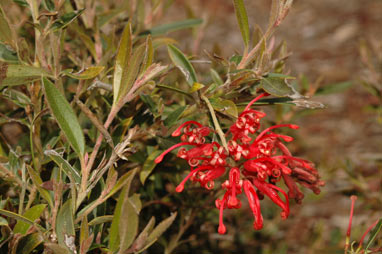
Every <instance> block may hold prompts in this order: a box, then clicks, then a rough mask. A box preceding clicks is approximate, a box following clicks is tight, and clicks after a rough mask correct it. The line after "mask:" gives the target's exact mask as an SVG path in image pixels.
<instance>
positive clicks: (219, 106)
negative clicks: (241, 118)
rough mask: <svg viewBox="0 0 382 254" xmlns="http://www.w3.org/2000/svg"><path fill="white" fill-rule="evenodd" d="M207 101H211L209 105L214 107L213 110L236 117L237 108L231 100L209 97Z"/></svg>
mask: <svg viewBox="0 0 382 254" xmlns="http://www.w3.org/2000/svg"><path fill="white" fill-rule="evenodd" d="M209 101H210V102H211V105H212V107H213V108H214V110H216V111H218V112H220V113H223V114H225V115H228V116H230V117H234V118H237V115H238V110H237V107H236V105H235V103H234V102H233V101H230V100H224V99H221V98H210V99H209Z"/></svg>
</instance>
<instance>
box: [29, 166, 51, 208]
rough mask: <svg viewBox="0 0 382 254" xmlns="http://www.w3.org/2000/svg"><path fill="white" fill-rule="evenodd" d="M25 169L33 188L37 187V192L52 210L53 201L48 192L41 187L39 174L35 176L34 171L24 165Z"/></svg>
mask: <svg viewBox="0 0 382 254" xmlns="http://www.w3.org/2000/svg"><path fill="white" fill-rule="evenodd" d="M26 167H27V170H28V174H29V176H30V178H31V179H32V182H33V184H34V186H36V187H37V190H38V192H39V193H40V195H41V196H42V197H43V198H44V199H45V200H46V201H47V202H48V204H49V206H50V207H51V208H53V199H52V197H51V195H50V194H49V191H47V190H45V189H44V188H42V187H41V184H42V180H41V178H40V176H39V174H37V173H36V171H34V169H33V168H32V167H31V166H29V165H26Z"/></svg>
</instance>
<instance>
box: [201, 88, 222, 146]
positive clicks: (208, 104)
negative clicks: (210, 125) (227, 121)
mask: <svg viewBox="0 0 382 254" xmlns="http://www.w3.org/2000/svg"><path fill="white" fill-rule="evenodd" d="M202 99H203V100H204V101H205V103H206V104H207V107H208V109H209V111H210V113H211V116H212V121H213V122H214V125H215V130H216V132H217V133H218V135H219V137H220V140H221V142H222V143H223V146H224V148H225V149H226V151H228V145H227V141H226V139H225V135H224V132H223V130H222V129H221V128H220V124H219V122H218V119H217V118H216V115H215V111H214V109H213V107H212V105H211V103H210V101H209V100H208V98H207V97H205V96H204V95H202Z"/></svg>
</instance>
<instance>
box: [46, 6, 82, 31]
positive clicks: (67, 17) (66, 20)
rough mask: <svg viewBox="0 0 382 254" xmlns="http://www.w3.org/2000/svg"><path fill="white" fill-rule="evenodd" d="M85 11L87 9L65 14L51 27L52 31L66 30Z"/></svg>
mask: <svg viewBox="0 0 382 254" xmlns="http://www.w3.org/2000/svg"><path fill="white" fill-rule="evenodd" d="M84 10H85V9H81V10H77V11H73V12H69V13H65V14H64V15H62V16H61V17H60V18H59V19H57V20H55V21H54V23H53V24H52V26H51V29H52V30H53V31H58V30H60V29H64V28H65V27H67V26H68V25H69V24H70V23H72V22H73V21H74V20H75V19H76V18H78V17H79V16H80V15H81V14H82V13H83V12H84Z"/></svg>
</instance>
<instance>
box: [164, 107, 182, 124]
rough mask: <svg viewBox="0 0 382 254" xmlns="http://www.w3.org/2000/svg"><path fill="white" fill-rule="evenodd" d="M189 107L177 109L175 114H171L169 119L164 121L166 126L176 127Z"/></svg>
mask: <svg viewBox="0 0 382 254" xmlns="http://www.w3.org/2000/svg"><path fill="white" fill-rule="evenodd" d="M186 108H187V106H179V107H178V108H177V109H175V110H174V111H173V112H171V113H170V114H169V115H168V117H167V118H166V119H165V120H164V125H165V126H168V127H171V126H172V125H174V124H175V123H176V122H177V121H178V119H179V118H180V116H181V115H182V114H183V112H184V110H186Z"/></svg>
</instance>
